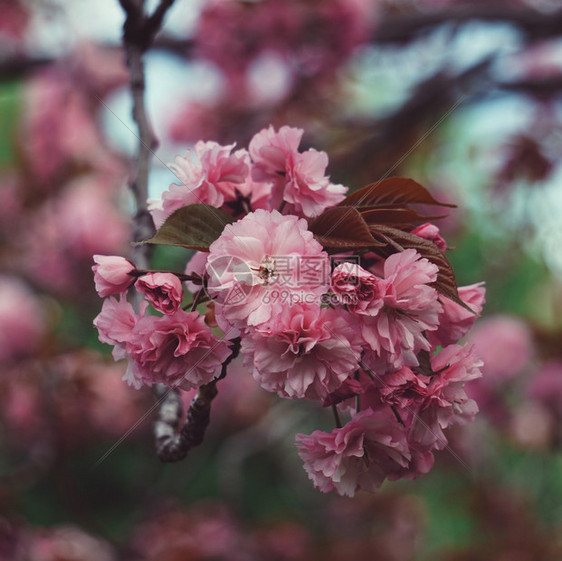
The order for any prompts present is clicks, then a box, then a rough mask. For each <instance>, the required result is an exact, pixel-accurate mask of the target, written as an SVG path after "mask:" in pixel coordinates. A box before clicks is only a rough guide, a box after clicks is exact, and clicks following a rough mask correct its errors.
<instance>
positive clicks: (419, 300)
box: [361, 249, 442, 371]
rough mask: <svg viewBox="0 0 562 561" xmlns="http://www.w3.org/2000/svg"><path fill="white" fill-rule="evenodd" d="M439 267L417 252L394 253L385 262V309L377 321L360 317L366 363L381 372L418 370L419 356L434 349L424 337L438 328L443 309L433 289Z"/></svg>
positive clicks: (411, 250) (382, 309)
mask: <svg viewBox="0 0 562 561" xmlns="http://www.w3.org/2000/svg"><path fill="white" fill-rule="evenodd" d="M437 271H438V269H437V266H436V265H434V264H433V263H430V262H429V261H428V260H427V259H425V258H422V257H421V256H420V255H419V253H417V252H416V251H415V250H414V249H406V250H404V251H401V252H399V253H394V254H393V255H391V256H390V257H388V258H387V259H386V261H385V262H384V281H385V284H384V286H385V287H386V289H385V293H384V296H383V301H384V306H383V307H382V308H381V310H380V311H379V313H378V314H377V315H376V316H374V317H368V316H361V318H362V334H363V339H364V340H365V342H366V344H367V351H368V352H367V354H366V356H365V363H366V364H367V366H368V367H369V368H372V369H373V370H378V371H380V370H381V369H383V370H386V369H387V368H390V369H394V370H397V369H399V368H401V367H402V366H404V365H406V366H417V364H418V360H417V358H416V354H417V353H418V352H419V351H420V350H427V351H429V350H430V349H431V346H430V344H429V341H428V340H427V338H426V336H425V333H426V332H428V331H434V330H436V329H437V327H438V325H439V313H440V312H441V310H442V306H441V304H440V303H439V300H438V294H437V291H436V290H435V289H434V288H433V287H432V286H430V284H431V283H433V282H435V280H436V279H437Z"/></svg>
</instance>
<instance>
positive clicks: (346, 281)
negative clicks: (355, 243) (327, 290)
mask: <svg viewBox="0 0 562 561" xmlns="http://www.w3.org/2000/svg"><path fill="white" fill-rule="evenodd" d="M385 290H386V287H385V282H384V280H383V279H381V278H380V277H377V276H375V275H373V274H372V273H369V271H366V270H365V269H363V267H360V266H359V265H356V264H355V263H341V264H340V265H338V266H337V267H336V268H335V269H334V271H333V273H332V291H333V292H334V294H335V295H336V296H337V298H338V300H339V303H340V304H344V305H346V306H347V308H348V309H349V310H350V311H352V312H355V313H357V314H362V315H367V316H376V315H377V314H378V312H379V310H380V309H381V308H382V306H383V304H384V301H383V296H384V293H385Z"/></svg>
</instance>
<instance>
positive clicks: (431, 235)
mask: <svg viewBox="0 0 562 561" xmlns="http://www.w3.org/2000/svg"><path fill="white" fill-rule="evenodd" d="M411 233H412V234H414V235H416V236H419V237H420V238H424V239H426V240H429V241H430V242H433V243H434V244H435V245H436V246H437V247H438V248H439V249H440V250H441V251H445V250H446V249H447V242H446V241H445V240H444V239H443V238H442V237H441V234H440V233H439V228H438V227H437V226H436V225H435V224H431V223H430V222H426V223H425V224H421V225H420V226H418V227H416V228H414V229H413V230H412V232H411Z"/></svg>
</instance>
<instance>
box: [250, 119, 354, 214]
mask: <svg viewBox="0 0 562 561" xmlns="http://www.w3.org/2000/svg"><path fill="white" fill-rule="evenodd" d="M302 134H303V131H302V129H296V128H291V127H287V126H285V127H281V128H280V129H279V131H278V132H276V131H275V130H274V129H273V127H272V126H270V127H269V128H268V129H264V130H262V131H260V132H259V133H257V134H256V135H255V136H254V137H253V138H252V140H251V141H250V145H249V151H250V156H251V157H252V160H253V162H254V167H253V171H252V174H253V176H254V178H255V179H256V180H259V181H270V182H272V183H273V193H272V204H274V205H279V204H280V203H281V202H282V201H284V202H285V203H289V205H288V207H287V209H288V211H290V212H292V213H294V214H302V215H304V216H307V217H311V216H317V215H319V214H321V213H322V212H323V211H324V210H325V209H327V208H329V207H332V206H335V205H337V204H338V203H339V202H340V201H342V200H343V199H344V198H345V193H346V192H347V187H344V186H343V185H335V184H333V183H331V182H330V180H329V178H328V177H327V176H326V175H325V170H326V167H327V165H328V155H327V154H326V153H325V152H319V151H317V150H314V149H310V150H307V151H306V152H299V151H298V146H299V143H300V140H301V138H302Z"/></svg>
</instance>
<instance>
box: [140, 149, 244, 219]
mask: <svg viewBox="0 0 562 561" xmlns="http://www.w3.org/2000/svg"><path fill="white" fill-rule="evenodd" d="M233 148H234V144H230V145H228V146H221V145H220V144H218V143H216V142H203V141H199V142H197V144H195V147H194V150H193V155H192V154H191V152H190V151H189V150H188V153H187V157H185V158H184V157H181V156H178V157H177V158H176V160H175V164H170V165H169V168H170V169H171V170H172V172H173V173H174V174H175V175H176V177H177V179H178V180H179V181H180V182H181V184H180V185H177V184H175V183H172V185H170V187H169V188H168V190H167V191H165V192H164V193H163V195H162V201H152V202H151V212H152V217H153V218H154V222H155V224H156V226H157V227H160V226H161V225H162V224H163V222H164V220H165V219H166V218H167V217H168V216H169V215H170V214H172V212H174V211H175V210H177V209H178V208H181V207H182V206H186V205H190V204H196V203H205V204H208V205H211V206H215V207H220V206H222V204H223V203H224V201H225V197H226V198H228V199H230V200H233V199H234V198H235V191H236V188H237V187H238V186H241V185H243V184H244V183H245V182H246V179H247V177H248V174H249V168H248V165H247V163H246V154H247V152H246V151H245V150H238V151H237V152H235V153H234V154H231V152H232V149H233Z"/></svg>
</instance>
